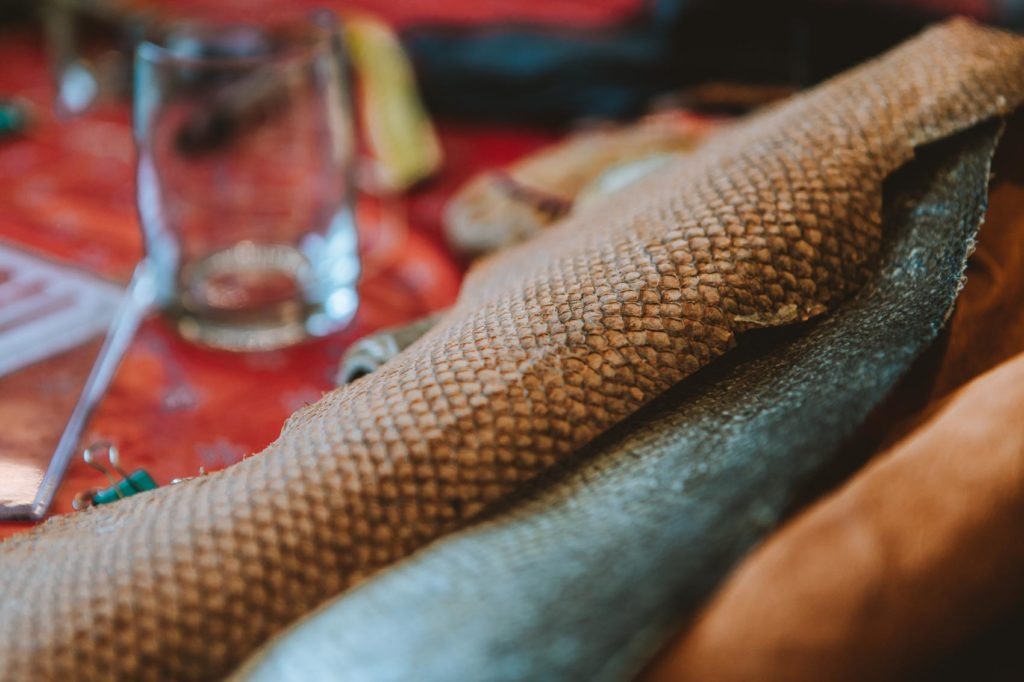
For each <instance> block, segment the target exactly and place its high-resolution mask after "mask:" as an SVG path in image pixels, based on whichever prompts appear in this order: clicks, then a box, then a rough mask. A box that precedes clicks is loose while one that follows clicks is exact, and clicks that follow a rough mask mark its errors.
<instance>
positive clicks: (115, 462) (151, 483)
mask: <svg viewBox="0 0 1024 682" xmlns="http://www.w3.org/2000/svg"><path fill="white" fill-rule="evenodd" d="M101 452H102V453H104V454H105V455H106V460H107V463H106V464H104V463H103V462H101V461H100V460H99V459H98V458H97V455H98V454H99V453H101ZM82 459H84V460H85V463H86V464H88V465H89V466H91V467H92V468H94V469H96V470H97V471H99V472H100V473H102V474H103V475H104V476H106V478H107V480H108V481H110V486H109V487H107V488H99V489H98V488H92V489H89V490H83V491H81V492H80V493H78V494H77V495H75V499H74V500H73V501H72V503H71V504H72V506H73V507H74V508H75V509H76V510H81V509H85V508H86V507H92V506H95V505H101V504H110V503H111V502H116V501H117V500H121V499H124V498H126V497H131V496H132V495H138V494H139V493H142V492H145V491H147V490H155V489H156V488H159V487H160V486H159V485H158V484H157V482H156V481H155V480H153V477H152V476H150V475H149V472H148V471H146V470H145V469H136V470H135V471H133V472H131V473H130V474H129V473H128V472H126V471H125V470H124V469H122V468H121V458H120V454H119V453H118V451H117V446H115V445H114V444H113V443H110V442H107V441H101V442H99V443H93V444H92V445H90V446H89V447H87V448H86V449H85V452H83V453H82ZM114 472H116V473H117V475H118V476H120V480H118V478H117V477H115V476H114Z"/></svg>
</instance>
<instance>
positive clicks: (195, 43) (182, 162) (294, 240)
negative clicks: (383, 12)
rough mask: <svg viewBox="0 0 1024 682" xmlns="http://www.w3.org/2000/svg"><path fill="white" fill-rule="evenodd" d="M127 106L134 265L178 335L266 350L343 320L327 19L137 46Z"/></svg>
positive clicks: (337, 87)
mask: <svg viewBox="0 0 1024 682" xmlns="http://www.w3.org/2000/svg"><path fill="white" fill-rule="evenodd" d="M133 113H134V130H135V142H136V145H137V150H138V168H137V172H138V175H137V192H138V194H137V199H138V209H139V218H140V221H141V224H142V229H143V233H144V237H145V249H146V260H147V262H148V265H149V267H150V268H151V270H152V272H153V274H154V275H155V284H156V290H157V297H158V301H159V303H160V304H161V306H162V308H163V309H164V310H165V312H166V313H167V314H168V315H169V316H170V318H171V319H172V320H174V322H175V324H176V326H177V328H178V330H179V331H180V333H181V334H182V335H183V336H185V337H186V338H188V339H191V340H193V341H196V342H199V343H201V344H204V345H208V346H214V347H218V348H223V349H229V350H267V349H273V348H279V347H282V346H287V345H290V344H293V343H295V342H298V341H301V340H303V339H305V338H307V337H309V336H321V335H324V334H327V333H330V332H332V331H335V330H337V329H339V328H341V327H343V326H344V325H345V324H346V323H348V322H349V321H350V320H351V318H352V317H353V315H354V314H355V310H356V307H357V302H358V297H357V294H356V280H357V278H358V275H359V261H358V255H357V251H356V245H357V244H356V226H355V220H354V202H355V197H354V192H353V189H352V178H351V175H352V168H353V163H354V141H353V137H354V135H353V122H352V117H351V114H350V108H349V105H348V87H347V81H346V72H345V68H344V62H343V51H342V46H341V39H340V32H339V31H338V24H337V22H336V21H335V20H333V19H328V20H325V19H324V18H323V17H322V16H321V17H320V18H319V19H317V20H311V21H309V22H308V23H300V24H292V25H287V26H279V27H276V28H267V27H260V28H256V27H242V26H235V27H219V28H210V27H206V28H178V29H175V30H172V31H169V32H168V33H167V34H166V35H165V36H164V38H163V39H162V40H160V41H159V42H157V41H146V42H142V43H140V44H139V46H138V48H137V51H136V58H135V84H134V112H133Z"/></svg>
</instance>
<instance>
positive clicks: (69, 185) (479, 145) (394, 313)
mask: <svg viewBox="0 0 1024 682" xmlns="http://www.w3.org/2000/svg"><path fill="white" fill-rule="evenodd" d="M414 4H415V3H414ZM424 4H425V3H424ZM581 4H582V3H581ZM0 94H2V95H4V96H11V95H16V96H19V97H24V98H26V99H28V100H29V101H31V102H33V103H34V104H36V105H37V106H38V113H39V115H40V117H39V120H38V121H37V124H36V125H35V127H34V128H33V129H32V130H31V131H30V133H29V134H28V135H27V136H26V137H24V138H22V139H16V140H6V141H0V209H2V210H0V240H3V241H5V242H7V243H12V244H15V245H18V246H21V247H23V248H27V249H31V250H35V251H38V252H43V253H46V254H48V255H50V256H52V257H55V258H57V259H60V260H63V261H67V262H70V263H74V264H76V265H78V266H79V267H81V268H83V269H86V270H90V271H93V272H96V273H99V274H102V275H104V276H106V277H109V278H112V279H115V280H118V281H122V282H124V281H126V280H127V278H128V276H129V274H130V272H131V270H132V267H133V265H134V263H135V262H136V260H137V259H138V258H139V256H140V254H141V249H142V245H141V238H140V234H139V228H138V224H137V219H136V214H135V196H134V193H135V190H134V151H133V148H132V138H131V129H130V125H129V107H128V106H127V105H126V104H124V103H111V104H105V105H102V106H100V107H98V108H97V110H95V111H94V112H92V113H90V114H88V115H86V116H83V117H81V118H78V119H74V120H71V121H66V122H59V121H57V120H55V119H54V118H53V116H52V114H51V113H50V106H49V103H50V102H51V98H52V88H51V85H50V83H49V78H48V75H47V71H46V64H45V60H44V57H43V51H42V46H41V45H40V43H39V41H38V40H37V39H36V38H34V37H33V36H30V35H21V34H19V35H10V34H8V35H3V36H2V37H0ZM441 138H442V143H443V146H444V151H445V159H446V163H445V168H444V170H443V172H442V173H441V175H440V176H439V177H437V178H436V179H434V180H433V181H432V182H431V183H430V184H428V185H427V186H425V187H423V188H422V189H420V190H418V191H416V192H415V193H413V194H412V195H410V196H409V197H407V198H405V199H404V200H394V201H384V200H380V199H375V198H372V197H369V196H363V197H361V198H360V204H359V207H358V214H359V218H360V220H359V225H360V231H361V239H362V243H361V245H360V248H361V251H362V256H363V267H364V276H363V278H362V282H361V285H360V291H361V307H360V310H359V313H358V315H357V317H356V320H355V322H354V323H353V324H352V326H351V327H349V328H348V329H347V330H345V331H343V332H340V333H338V334H336V335H334V336H333V337H330V338H327V339H323V340H320V341H316V342H312V343H309V344H307V345H303V346H301V347H297V348H292V349H289V350H286V351H278V352H272V353H263V354H254V355H233V354H229V353H222V352H216V351H209V350H205V349H201V348H197V347H195V346H191V345H189V344H188V343H186V342H185V341H182V340H181V339H179V338H178V337H177V336H176V335H175V334H174V333H173V331H171V329H170V328H169V327H168V326H167V325H165V324H164V323H163V322H162V321H161V320H159V319H152V320H150V321H149V322H147V323H146V324H145V325H144V327H143V328H142V329H141V331H140V333H139V335H138V337H137V338H136V340H135V342H134V344H133V346H132V348H131V351H130V352H129V353H128V355H127V357H126V358H125V360H124V364H123V365H122V366H121V369H120V370H119V371H118V374H117V376H116V378H115V380H114V382H113V385H112V386H111V389H110V391H109V393H108V394H107V396H106V397H105V399H104V400H103V403H102V405H101V406H100V408H99V410H98V411H97V414H96V415H95V417H94V418H93V420H92V422H91V423H90V426H89V429H88V431H87V433H86V436H85V438H84V439H83V442H84V443H89V442H93V441H96V440H100V439H109V440H112V441H113V442H115V443H117V444H118V446H119V447H120V449H121V453H122V457H123V459H124V460H125V463H126V465H127V466H129V467H133V468H134V467H145V468H146V469H148V470H149V471H150V473H152V474H153V476H154V477H155V478H156V480H157V481H158V482H159V483H161V484H166V483H168V482H169V481H170V480H171V479H172V478H175V477H179V476H190V475H194V474H195V473H196V472H197V471H198V469H199V467H200V466H202V467H205V468H206V469H207V470H212V469H218V468H222V467H224V466H227V465H229V464H232V463H234V462H237V461H238V460H239V459H240V458H242V457H243V456H245V455H247V454H249V453H252V452H258V451H259V450H261V449H262V448H263V447H264V446H266V445H267V444H268V443H269V442H270V441H271V440H273V439H274V438H275V437H276V435H277V434H278V432H279V430H280V428H281V425H282V424H283V423H284V420H285V418H286V417H287V416H288V415H289V414H291V413H292V412H293V411H294V410H296V409H297V408H299V407H301V406H302V405H304V404H306V403H310V402H313V401H315V400H317V399H318V398H319V397H320V395H321V394H322V392H324V391H327V390H329V389H330V388H331V387H332V379H333V374H334V372H335V369H336V367H337V361H338V358H339V357H340V356H341V354H342V352H343V351H344V349H345V347H346V346H347V345H348V344H349V343H351V342H352V341H353V340H354V339H356V338H358V337H359V336H362V335H364V334H366V333H368V332H371V331H373V330H375V329H378V328H380V327H383V326H388V325H393V324H398V323H401V322H404V321H407V320H411V319H414V318H416V317H419V316H422V315H424V314H426V313H428V312H430V311H433V310H436V309H438V308H442V307H444V306H447V305H448V304H450V303H451V302H452V300H453V299H454V297H455V295H456V293H457V290H458V285H459V281H460V279H461V274H462V265H461V264H460V263H458V262H457V261H456V260H455V259H454V258H453V257H452V256H451V255H450V254H449V252H448V251H447V249H446V248H445V246H444V245H443V242H442V240H441V237H440V215H441V208H442V206H443V205H444V202H445V200H446V198H447V197H448V196H449V195H450V194H451V193H452V192H453V191H454V189H455V188H456V187H458V186H459V185H460V184H461V183H462V182H463V181H464V180H465V179H466V178H467V177H468V176H469V175H471V174H472V173H474V172H476V171H478V170H480V169H481V168H483V167H485V166H490V165H493V164H504V163H508V162H510V161H512V160H514V159H515V158H517V157H518V156H520V155H522V154H525V153H528V152H530V151H533V150H534V149H536V148H538V147H539V146H541V145H543V144H545V143H547V142H549V141H550V140H551V136H549V135H544V134H540V133H534V132H517V131H504V130H503V131H501V132H500V133H498V132H496V131H493V130H487V129H467V128H460V129H454V128H452V129H442V130H441ZM102 485H105V482H104V480H103V478H102V476H100V475H99V474H98V473H97V472H96V471H94V470H92V469H90V468H89V467H88V466H86V465H84V463H82V462H81V461H80V460H76V461H75V462H74V463H73V464H72V465H71V467H70V468H69V470H68V475H67V477H66V478H65V481H64V484H63V485H62V487H61V489H60V491H59V493H58V495H57V499H56V501H55V503H54V505H53V507H52V512H53V513H66V512H70V511H71V499H72V498H73V497H74V495H75V493H76V492H78V491H79V490H83V489H86V488H92V487H97V486H102ZM27 527H28V526H27V524H23V523H22V524H19V523H0V538H3V537H7V536H9V535H12V534H14V533H16V532H18V531H20V530H23V529H25V528H27Z"/></svg>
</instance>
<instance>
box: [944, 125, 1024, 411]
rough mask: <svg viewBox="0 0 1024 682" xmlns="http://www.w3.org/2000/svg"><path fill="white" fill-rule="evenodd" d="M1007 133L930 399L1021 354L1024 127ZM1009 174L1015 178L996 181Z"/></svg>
mask: <svg viewBox="0 0 1024 682" xmlns="http://www.w3.org/2000/svg"><path fill="white" fill-rule="evenodd" d="M1011 133H1014V134H1011V135H1008V136H1007V139H1006V140H1005V141H1004V143H1003V147H1004V148H1001V149H1000V154H999V156H998V157H997V158H996V162H997V163H996V167H995V169H994V172H995V177H996V180H997V184H996V185H995V186H994V187H993V189H992V192H991V194H990V197H989V210H988V213H987V215H986V217H985V223H984V225H983V226H982V230H981V236H980V239H979V241H978V247H977V250H976V251H975V252H974V255H973V256H971V259H970V261H969V262H968V265H967V273H966V277H967V285H966V286H965V287H964V290H963V292H962V293H961V294H960V298H959V299H958V300H957V305H956V311H955V312H954V313H953V319H952V321H951V323H950V328H949V338H948V341H947V346H946V349H945V352H944V353H943V357H942V361H941V363H940V365H939V367H938V371H937V373H936V379H935V384H934V386H933V389H932V392H931V399H932V400H938V399H941V398H943V397H944V396H947V395H949V393H951V392H952V391H954V390H955V389H956V388H958V387H959V386H961V385H962V384H964V383H965V382H967V381H969V380H970V379H972V378H973V377H975V376H977V375H978V374H981V373H982V372H984V371H986V370H988V369H991V368H992V367H994V366H996V365H997V364H999V363H1000V362H1003V361H1005V360H1007V359H1009V358H1011V357H1013V356H1014V355H1016V354H1017V353H1021V352H1024V184H1022V182H1021V181H1022V180H1024V178H1022V177H1019V176H1020V174H1021V170H1020V162H1021V158H1022V154H1024V126H1016V127H1014V128H1012V129H1011ZM1014 166H1016V168H1015V167H1014ZM1011 173H1014V174H1016V175H1018V177H1016V178H1012V179H1013V181H1012V182H1010V181H1007V182H998V181H999V180H1000V179H1002V178H1008V177H1009V176H1010V174H1011Z"/></svg>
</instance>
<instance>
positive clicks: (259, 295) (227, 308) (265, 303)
mask: <svg viewBox="0 0 1024 682" xmlns="http://www.w3.org/2000/svg"><path fill="white" fill-rule="evenodd" d="M310 273H311V268H310V265H309V262H308V260H307V259H306V257H305V256H304V255H303V254H302V253H301V252H300V251H298V250H297V249H295V248H293V247H291V246H286V245H277V244H271V245H261V244H254V243H251V242H246V243H242V244H238V245H235V246H233V247H231V248H229V249H225V250H223V251H218V252H216V253H214V254H211V255H210V256H207V257H206V258H204V259H203V260H201V261H198V262H196V263H194V264H192V265H191V266H190V267H188V268H187V269H186V270H184V271H183V272H182V281H181V292H182V294H181V298H180V300H179V301H177V302H176V303H175V304H174V305H173V306H170V307H168V309H167V312H168V314H169V315H170V316H171V318H172V319H173V320H174V322H175V325H176V327H177V329H178V332H179V333H180V334H181V335H182V336H183V337H185V338H186V339H188V340H190V341H193V342H195V343H198V344H201V345H204V346H210V347H212V348H220V349H223V350H232V351H265V350H274V349H278V348H284V347H286V346H291V345H294V344H296V343H299V342H301V341H304V340H306V339H308V338H310V337H317V336H324V335H326V334H329V333H331V332H334V331H338V330H340V329H342V328H343V327H345V325H347V324H348V323H349V322H350V321H351V320H352V318H353V317H354V316H355V312H356V307H357V301H358V297H357V295H356V291H355V286H354V284H349V285H348V286H345V287H338V288H335V289H333V290H332V291H330V292H329V293H328V294H326V295H318V296H313V295H311V292H310V290H309V289H310V281H311V279H312V277H311V275H310ZM311 298H315V299H317V301H316V302H311V301H310V299H311ZM321 300H322V302H321Z"/></svg>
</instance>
